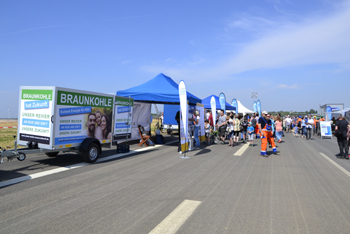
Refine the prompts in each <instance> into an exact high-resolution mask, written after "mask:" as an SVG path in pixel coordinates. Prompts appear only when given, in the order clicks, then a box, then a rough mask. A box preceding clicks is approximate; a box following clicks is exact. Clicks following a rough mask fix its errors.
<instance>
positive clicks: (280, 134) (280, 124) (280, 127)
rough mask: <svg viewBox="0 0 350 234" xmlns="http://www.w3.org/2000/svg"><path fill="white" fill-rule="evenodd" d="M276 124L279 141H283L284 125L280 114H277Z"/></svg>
mask: <svg viewBox="0 0 350 234" xmlns="http://www.w3.org/2000/svg"><path fill="white" fill-rule="evenodd" d="M275 125H276V137H277V140H278V143H281V142H282V133H283V127H282V121H281V117H280V116H277V119H276V122H275Z"/></svg>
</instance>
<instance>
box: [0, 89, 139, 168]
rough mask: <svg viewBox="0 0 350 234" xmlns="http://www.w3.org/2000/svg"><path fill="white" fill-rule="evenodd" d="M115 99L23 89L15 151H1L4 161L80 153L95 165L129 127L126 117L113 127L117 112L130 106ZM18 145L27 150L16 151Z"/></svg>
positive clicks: (61, 91)
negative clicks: (113, 141)
mask: <svg viewBox="0 0 350 234" xmlns="http://www.w3.org/2000/svg"><path fill="white" fill-rule="evenodd" d="M115 98H116V96H114V95H111V94H104V93H96V92H89V91H82V90H75V89H68V88H62V87H56V86H27V87H20V97H19V110H18V113H19V117H18V131H17V140H16V144H15V149H14V150H8V151H4V150H2V151H0V156H1V162H2V161H3V158H4V157H7V158H8V159H9V160H11V159H13V158H17V159H18V160H20V161H22V160H24V159H25V157H26V154H28V153H45V154H46V155H47V156H49V157H54V156H57V155H58V154H59V153H60V152H76V153H80V154H81V155H82V156H83V158H84V160H85V161H86V162H89V163H93V162H95V161H96V160H97V159H98V157H99V156H100V155H101V147H102V146H107V147H110V146H111V145H112V138H114V137H116V136H117V135H118V134H120V133H121V131H120V128H122V129H123V132H124V129H126V131H128V128H129V127H130V124H128V123H127V122H131V121H130V120H129V119H127V118H126V122H125V123H121V121H122V120H121V118H119V121H118V123H117V124H116V126H114V125H113V123H112V122H115V120H114V117H115V116H114V112H115V111H114V110H117V109H118V107H119V109H118V110H119V112H122V111H121V108H120V106H125V105H126V104H125V103H127V102H125V103H124V104H120V101H119V103H118V104H117V106H116V105H115V102H114V101H115ZM127 100H128V101H129V103H132V102H133V99H131V100H130V98H129V99H127ZM129 109H130V108H124V110H123V111H124V112H126V111H127V112H128V111H129ZM117 130H118V133H117V134H114V133H115V131H117ZM126 135H128V133H127V134H126ZM124 136H125V135H124ZM17 145H21V146H25V147H26V148H23V149H17Z"/></svg>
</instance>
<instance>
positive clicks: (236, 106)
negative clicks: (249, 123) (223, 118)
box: [231, 99, 238, 114]
mask: <svg viewBox="0 0 350 234" xmlns="http://www.w3.org/2000/svg"><path fill="white" fill-rule="evenodd" d="M231 106H233V107H235V108H236V113H237V114H238V103H237V100H236V99H232V102H231Z"/></svg>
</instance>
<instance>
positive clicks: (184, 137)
mask: <svg viewBox="0 0 350 234" xmlns="http://www.w3.org/2000/svg"><path fill="white" fill-rule="evenodd" d="M179 98H180V111H181V118H182V120H181V128H180V130H181V133H180V134H181V149H182V148H183V144H184V147H185V150H187V146H186V145H187V142H188V129H187V128H188V116H187V115H188V104H187V90H186V84H185V82H184V81H183V80H181V81H180V83H179ZM185 150H182V151H185Z"/></svg>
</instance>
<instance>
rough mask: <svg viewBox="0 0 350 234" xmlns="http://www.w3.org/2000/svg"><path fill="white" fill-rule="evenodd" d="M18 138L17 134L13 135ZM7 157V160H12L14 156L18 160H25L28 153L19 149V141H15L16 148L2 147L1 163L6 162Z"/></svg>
mask: <svg viewBox="0 0 350 234" xmlns="http://www.w3.org/2000/svg"><path fill="white" fill-rule="evenodd" d="M13 138H15V139H16V136H13ZM5 157H6V158H7V161H11V160H13V159H14V158H17V160H18V161H23V160H25V159H26V155H25V153H23V152H18V151H17V141H15V149H13V150H6V149H3V148H1V147H0V163H1V164H2V163H3V162H4V158H5Z"/></svg>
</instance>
